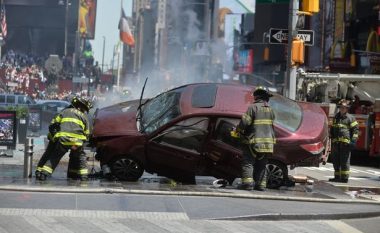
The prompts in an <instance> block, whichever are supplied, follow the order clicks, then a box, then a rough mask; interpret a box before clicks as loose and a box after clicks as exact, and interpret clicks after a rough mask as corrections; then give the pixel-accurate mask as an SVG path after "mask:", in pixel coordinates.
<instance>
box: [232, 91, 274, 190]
mask: <svg viewBox="0 0 380 233" xmlns="http://www.w3.org/2000/svg"><path fill="white" fill-rule="evenodd" d="M253 97H254V102H253V103H252V104H250V105H249V107H248V109H247V111H246V113H244V114H243V116H242V119H241V121H240V122H239V124H238V125H237V127H236V132H237V133H238V135H239V136H240V139H241V140H242V143H243V147H242V151H243V159H242V162H241V169H242V177H241V184H240V185H239V186H238V189H244V190H252V189H255V190H258V191H265V189H266V180H267V177H266V175H267V174H266V165H267V163H268V156H270V155H272V154H273V147H274V144H275V143H276V138H275V133H274V128H273V121H274V118H275V117H274V112H273V110H272V108H271V107H270V106H269V104H268V102H269V98H270V97H272V94H270V93H269V91H268V90H267V88H265V87H261V86H259V87H256V89H255V91H254V92H253Z"/></svg>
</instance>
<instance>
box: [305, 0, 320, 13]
mask: <svg viewBox="0 0 380 233" xmlns="http://www.w3.org/2000/svg"><path fill="white" fill-rule="evenodd" d="M302 11H305V12H311V13H318V12H319V0H302Z"/></svg>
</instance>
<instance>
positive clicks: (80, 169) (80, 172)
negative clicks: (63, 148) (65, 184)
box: [67, 147, 88, 179]
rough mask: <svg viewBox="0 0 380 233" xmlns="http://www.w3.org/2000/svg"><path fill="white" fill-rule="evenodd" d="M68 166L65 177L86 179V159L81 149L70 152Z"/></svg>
mask: <svg viewBox="0 0 380 233" xmlns="http://www.w3.org/2000/svg"><path fill="white" fill-rule="evenodd" d="M69 156H70V158H69V165H68V168H67V177H68V178H72V179H78V178H79V179H87V178H88V169H87V157H86V153H85V152H84V150H83V147H78V148H77V149H76V150H71V151H70V155H69Z"/></svg>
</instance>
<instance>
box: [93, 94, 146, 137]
mask: <svg viewBox="0 0 380 233" xmlns="http://www.w3.org/2000/svg"><path fill="white" fill-rule="evenodd" d="M138 103H139V101H138V100H134V101H127V102H122V103H119V104H115V105H112V106H109V107H105V108H101V109H98V110H97V112H96V113H95V117H94V126H93V133H92V134H93V135H92V136H93V137H94V138H97V137H106V136H126V135H141V133H140V132H139V131H138V130H137V125H136V111H137V107H138Z"/></svg>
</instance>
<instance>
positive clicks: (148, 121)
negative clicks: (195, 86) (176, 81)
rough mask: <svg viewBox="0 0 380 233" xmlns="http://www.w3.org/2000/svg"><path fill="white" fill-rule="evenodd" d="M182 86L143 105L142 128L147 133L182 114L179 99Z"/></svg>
mask: <svg viewBox="0 0 380 233" xmlns="http://www.w3.org/2000/svg"><path fill="white" fill-rule="evenodd" d="M182 90H183V89H182V88H178V89H174V90H172V91H170V92H165V93H162V94H161V95H158V96H157V97H155V98H153V99H151V100H150V101H149V102H147V103H146V105H145V106H144V107H143V110H142V111H143V114H142V121H141V123H142V129H143V131H144V132H146V133H148V134H149V133H152V132H154V131H155V130H157V129H158V128H160V127H161V126H163V125H165V124H166V123H168V122H170V121H171V120H173V119H174V118H176V117H178V116H179V115H181V113H180V108H179V100H180V97H181V92H182Z"/></svg>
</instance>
